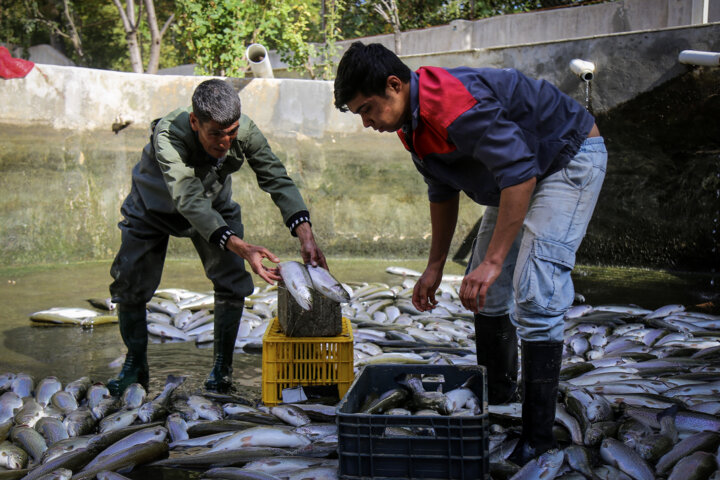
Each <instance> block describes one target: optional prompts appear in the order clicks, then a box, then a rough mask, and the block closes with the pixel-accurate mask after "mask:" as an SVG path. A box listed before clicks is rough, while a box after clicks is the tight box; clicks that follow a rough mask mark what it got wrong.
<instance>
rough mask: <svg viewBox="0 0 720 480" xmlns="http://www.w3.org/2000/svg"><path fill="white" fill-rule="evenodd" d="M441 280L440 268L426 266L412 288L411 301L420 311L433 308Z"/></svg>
mask: <svg viewBox="0 0 720 480" xmlns="http://www.w3.org/2000/svg"><path fill="white" fill-rule="evenodd" d="M441 281H442V270H440V271H437V270H435V269H431V268H427V269H425V271H424V272H423V274H422V275H420V278H418V281H417V282H416V283H415V288H413V296H412V303H413V305H415V308H417V309H418V310H420V311H421V312H427V311H428V310H432V309H433V308H435V305H437V304H438V301H437V300H436V299H435V292H437V289H438V287H439V286H440V282H441Z"/></svg>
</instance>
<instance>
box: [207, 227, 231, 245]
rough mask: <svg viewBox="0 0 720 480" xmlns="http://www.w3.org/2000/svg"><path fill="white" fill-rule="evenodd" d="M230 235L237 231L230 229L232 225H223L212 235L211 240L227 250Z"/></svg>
mask: <svg viewBox="0 0 720 480" xmlns="http://www.w3.org/2000/svg"><path fill="white" fill-rule="evenodd" d="M230 235H236V233H235V232H233V231H232V230H230V227H227V226H222V227H220V228H218V229H217V230H215V231H214V232H213V233H212V235H210V240H209V242H210V243H211V244H213V245H217V246H219V247H220V248H222V249H223V250H227V241H228V239H229V238H230Z"/></svg>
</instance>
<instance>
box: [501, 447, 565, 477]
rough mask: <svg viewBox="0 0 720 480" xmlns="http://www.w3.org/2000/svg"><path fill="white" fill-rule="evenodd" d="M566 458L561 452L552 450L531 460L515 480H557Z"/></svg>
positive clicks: (517, 474) (516, 475)
mask: <svg viewBox="0 0 720 480" xmlns="http://www.w3.org/2000/svg"><path fill="white" fill-rule="evenodd" d="M564 458H565V456H564V454H563V452H562V451H561V450H558V449H556V448H555V449H551V450H548V451H547V452H545V453H543V454H542V455H540V456H539V457H538V458H535V459H533V460H530V461H529V462H528V463H526V464H525V466H523V467H522V468H521V469H520V470H519V471H518V472H517V473H516V474H515V475H513V477H512V478H513V479H514V480H538V479H541V478H555V476H556V475H557V473H558V471H560V467H562V464H563V460H564Z"/></svg>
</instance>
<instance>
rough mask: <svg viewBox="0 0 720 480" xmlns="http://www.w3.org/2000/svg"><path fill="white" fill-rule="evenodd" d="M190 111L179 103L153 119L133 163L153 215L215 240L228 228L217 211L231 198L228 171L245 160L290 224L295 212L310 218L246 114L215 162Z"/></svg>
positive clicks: (294, 221) (293, 222)
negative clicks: (145, 142)
mask: <svg viewBox="0 0 720 480" xmlns="http://www.w3.org/2000/svg"><path fill="white" fill-rule="evenodd" d="M191 111H192V107H186V108H180V109H177V110H175V111H173V112H171V113H169V114H168V115H166V116H164V117H163V118H161V119H159V120H155V121H154V122H153V123H152V129H153V133H152V136H151V141H150V142H149V143H148V145H147V146H146V147H145V149H144V150H143V154H142V158H141V160H140V162H138V164H137V165H136V166H135V168H134V169H133V187H134V188H133V190H135V191H136V194H137V195H139V197H140V199H141V201H142V203H143V204H144V206H145V208H146V209H147V210H148V211H149V212H150V213H151V214H152V216H153V217H158V216H159V217H160V218H162V221H163V222H166V223H169V224H172V225H173V226H174V229H175V230H182V229H184V228H189V227H192V228H194V229H195V230H196V231H197V232H199V233H200V235H202V237H203V238H205V239H206V240H208V241H209V242H211V243H217V237H219V234H220V233H222V232H225V231H227V230H228V224H227V222H226V221H225V219H223V216H222V215H221V214H220V211H221V210H227V209H226V208H224V207H225V206H226V205H228V204H229V203H232V189H231V176H230V174H232V173H233V172H236V171H238V170H239V169H240V167H241V166H242V165H243V163H244V162H245V160H247V162H248V164H249V165H250V168H252V169H253V171H254V172H255V175H256V177H257V182H258V185H259V186H260V188H261V189H262V190H264V191H265V192H267V193H269V194H270V196H271V198H272V200H273V201H274V202H275V204H276V205H277V207H278V208H279V209H280V212H281V214H282V218H283V221H284V222H285V224H286V225H288V227H291V226H292V227H294V226H296V225H297V224H298V223H297V218H298V217H307V219H308V220H309V214H308V212H307V207H306V205H305V202H304V201H303V199H302V196H301V195H300V192H299V191H298V189H297V187H296V185H295V183H294V182H293V181H292V180H291V179H290V177H289V176H288V174H287V170H286V169H285V167H284V166H283V164H282V163H281V162H280V160H279V159H278V158H277V157H276V156H275V154H274V153H273V152H272V150H271V149H270V146H269V145H268V142H267V139H266V138H265V136H264V135H263V134H262V132H260V129H259V128H258V127H257V126H256V125H255V123H253V121H252V120H250V118H249V117H248V116H247V115H244V114H243V115H242V116H241V117H240V121H239V127H238V134H237V137H236V139H235V140H234V141H233V143H232V145H231V146H230V150H229V151H228V153H227V155H226V156H225V157H224V159H223V160H222V162H218V161H217V159H215V158H213V157H211V156H210V155H209V154H208V153H207V152H205V150H204V149H203V147H202V145H201V143H200V141H199V139H198V136H197V133H196V132H194V131H193V130H192V128H191V126H190V112H191ZM183 219H184V220H185V221H183ZM240 235H242V234H241V233H240ZM223 245H224V242H223Z"/></svg>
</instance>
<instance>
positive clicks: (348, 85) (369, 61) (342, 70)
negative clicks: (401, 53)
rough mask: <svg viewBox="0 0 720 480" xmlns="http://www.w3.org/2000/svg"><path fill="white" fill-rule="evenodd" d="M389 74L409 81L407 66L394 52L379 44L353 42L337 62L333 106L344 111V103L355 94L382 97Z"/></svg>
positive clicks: (345, 108) (345, 107) (345, 109)
mask: <svg viewBox="0 0 720 480" xmlns="http://www.w3.org/2000/svg"><path fill="white" fill-rule="evenodd" d="M390 75H395V76H396V77H398V78H399V79H400V80H402V81H403V82H409V81H410V68H409V67H408V66H407V65H405V64H404V63H403V62H402V61H401V60H400V59H399V58H398V56H397V55H395V54H394V53H393V52H392V51H390V50H388V49H387V48H385V46H383V45H381V44H379V43H370V44H368V45H364V44H363V43H362V42H353V43H352V45H350V48H348V49H347V51H346V52H345V54H344V55H343V57H342V59H341V60H340V63H339V64H338V69H337V75H336V77H335V107H336V108H337V109H338V110H340V111H341V112H346V111H347V106H346V104H347V102H349V101H351V100H352V99H353V98H355V96H356V95H357V94H358V93H361V94H363V95H365V96H366V97H369V96H371V95H381V96H383V97H384V96H385V85H386V84H387V79H388V77H389V76H390Z"/></svg>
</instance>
